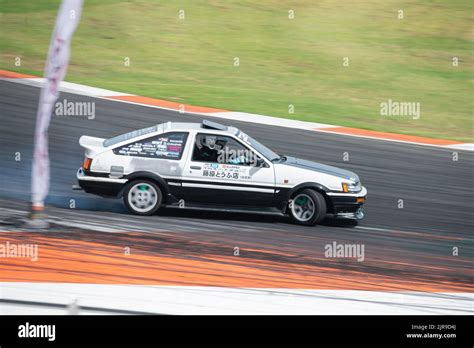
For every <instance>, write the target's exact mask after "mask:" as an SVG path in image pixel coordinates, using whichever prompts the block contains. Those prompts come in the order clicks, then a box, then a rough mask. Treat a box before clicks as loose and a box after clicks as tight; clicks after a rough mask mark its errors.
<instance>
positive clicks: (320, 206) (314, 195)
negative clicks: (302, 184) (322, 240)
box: [288, 189, 327, 226]
mask: <svg viewBox="0 0 474 348" xmlns="http://www.w3.org/2000/svg"><path fill="white" fill-rule="evenodd" d="M301 199H306V202H303V201H301V202H300V203H297V201H299V200H301ZM309 200H311V202H312V203H313V206H314V212H313V214H312V215H310V216H309V217H308V216H307V215H308V214H309V213H308V211H310V201H309ZM295 205H296V206H295ZM298 206H300V207H301V208H302V211H303V213H302V214H303V216H301V215H300V216H298V211H299V210H298V209H299V208H297V207H298ZM305 208H306V210H305ZM288 209H289V213H290V216H291V220H292V221H293V222H294V223H296V224H298V225H304V226H315V225H317V224H319V223H320V222H321V221H323V219H324V218H325V216H326V210H327V206H326V200H325V199H324V196H323V195H322V194H321V193H319V192H317V191H315V190H311V189H304V190H302V191H299V192H297V193H295V194H294V195H293V197H292V198H291V203H290V205H289V207H288Z"/></svg>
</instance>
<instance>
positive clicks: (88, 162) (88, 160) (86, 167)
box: [82, 157, 92, 171]
mask: <svg viewBox="0 0 474 348" xmlns="http://www.w3.org/2000/svg"><path fill="white" fill-rule="evenodd" d="M91 164H92V158H88V157H86V158H84V162H83V163H82V168H83V169H84V170H85V171H89V170H90V169H91Z"/></svg>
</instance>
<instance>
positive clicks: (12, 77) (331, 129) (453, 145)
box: [0, 70, 474, 151]
mask: <svg viewBox="0 0 474 348" xmlns="http://www.w3.org/2000/svg"><path fill="white" fill-rule="evenodd" d="M0 80H5V81H10V82H15V83H20V84H25V85H30V86H36V87H42V85H43V84H44V78H41V77H36V76H33V75H25V74H20V73H15V72H10V71H6V70H0ZM60 90H61V91H62V92H66V93H73V94H78V95H85V96H88V97H95V98H102V99H107V100H113V101H117V102H121V103H128V104H135V105H141V106H146V107H151V108H157V109H165V110H172V111H178V112H180V113H186V114H197V115H202V116H207V117H219V118H222V119H227V120H230V121H241V122H248V123H258V124H264V125H269V126H278V127H285V128H293V129H301V130H309V131H315V132H324V133H331V134H338V135H343V136H352V137H358V138H365V139H374V140H383V141H392V142H398V143H406V144H415V145H423V146H432V147H438V148H445V149H450V150H465V151H474V143H462V142H458V141H454V140H446V139H436V138H426V137H419V136H413V135H406V134H397V133H387V132H379V131H372V130H365V129H359V128H350V127H342V126H336V125H330V124H324V123H316V122H305V121H298V120H291V119H285V118H278V117H272V116H264V115H258V114H251V113H246V112H234V111H228V110H222V109H215V108H210V107H203V106H193V105H187V104H181V103H178V102H172V101H167V100H162V99H156V98H149V97H142V96H137V95H133V94H128V93H121V92H115V91H111V90H107V89H102V88H96V87H90V86H86V85H81V84H77V83H71V82H61V85H60Z"/></svg>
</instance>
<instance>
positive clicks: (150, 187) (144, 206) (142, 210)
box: [123, 180, 163, 215]
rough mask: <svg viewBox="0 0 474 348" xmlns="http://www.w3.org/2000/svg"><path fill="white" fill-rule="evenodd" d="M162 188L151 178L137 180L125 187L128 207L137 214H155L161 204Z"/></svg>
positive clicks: (124, 195)
mask: <svg viewBox="0 0 474 348" xmlns="http://www.w3.org/2000/svg"><path fill="white" fill-rule="evenodd" d="M162 199H163V195H162V193H161V190H160V188H159V187H158V185H156V184H155V183H154V182H153V181H150V180H135V181H133V182H130V183H128V184H127V186H126V187H125V191H124V193H123V200H124V203H125V206H126V207H127V209H128V210H129V211H130V212H131V213H133V214H136V215H153V214H154V213H155V212H156V211H157V210H158V208H159V207H160V205H161V202H162Z"/></svg>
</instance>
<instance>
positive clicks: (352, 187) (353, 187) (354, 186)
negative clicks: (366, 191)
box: [342, 181, 362, 192]
mask: <svg viewBox="0 0 474 348" xmlns="http://www.w3.org/2000/svg"><path fill="white" fill-rule="evenodd" d="M360 190H362V185H361V184H360V181H359V182H356V183H351V184H346V183H342V191H344V192H359V191H360Z"/></svg>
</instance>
